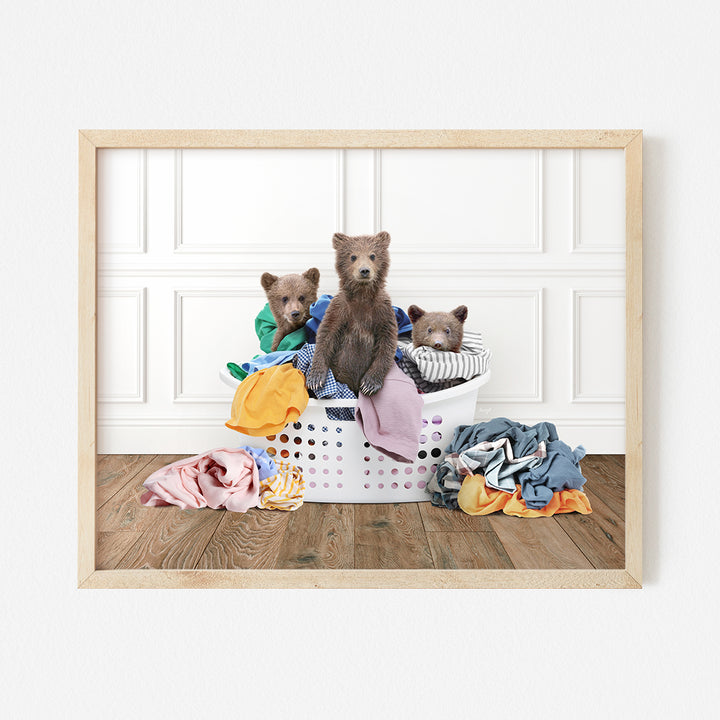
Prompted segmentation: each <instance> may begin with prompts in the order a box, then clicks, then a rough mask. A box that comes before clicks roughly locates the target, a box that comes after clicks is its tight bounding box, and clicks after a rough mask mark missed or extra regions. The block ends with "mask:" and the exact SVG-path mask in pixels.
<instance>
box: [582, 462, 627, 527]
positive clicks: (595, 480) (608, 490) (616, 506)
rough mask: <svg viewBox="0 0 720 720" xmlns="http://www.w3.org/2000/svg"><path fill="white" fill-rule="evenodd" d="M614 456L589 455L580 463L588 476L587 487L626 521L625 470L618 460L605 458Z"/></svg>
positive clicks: (584, 473)
mask: <svg viewBox="0 0 720 720" xmlns="http://www.w3.org/2000/svg"><path fill="white" fill-rule="evenodd" d="M608 457H610V458H612V457H614V456H607V455H603V456H602V458H603V459H602V460H599V459H598V458H597V457H596V456H592V455H587V456H585V458H584V459H583V460H582V461H581V463H580V468H581V470H582V473H583V475H584V476H585V477H586V478H587V484H586V489H587V490H588V491H590V492H593V493H595V494H596V495H599V496H600V497H602V499H603V502H604V503H605V504H606V505H608V506H609V507H610V509H611V510H612V511H613V512H614V513H615V515H617V516H618V517H619V518H621V519H622V520H623V522H624V521H625V506H626V498H625V470H624V468H623V467H622V466H621V465H619V464H618V463H617V462H613V461H607V460H605V458H608Z"/></svg>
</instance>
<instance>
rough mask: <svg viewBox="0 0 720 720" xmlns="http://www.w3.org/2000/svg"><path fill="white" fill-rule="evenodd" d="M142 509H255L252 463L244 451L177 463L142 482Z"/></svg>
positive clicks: (256, 496) (256, 498)
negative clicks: (168, 506) (170, 506)
mask: <svg viewBox="0 0 720 720" xmlns="http://www.w3.org/2000/svg"><path fill="white" fill-rule="evenodd" d="M143 485H144V486H145V487H146V488H147V492H145V493H143V495H142V497H141V498H140V502H141V503H142V504H143V505H150V506H157V505H177V506H178V507H181V508H183V509H188V508H203V507H211V508H214V509H218V508H222V507H224V508H227V509H228V510H230V511H232V512H245V511H246V510H247V509H248V508H251V507H257V505H258V503H259V496H260V481H259V479H258V469H257V465H256V464H255V460H254V458H253V457H252V455H250V453H248V452H247V451H245V450H241V449H235V448H218V449H216V450H211V451H210V452H207V453H203V454H202V455H195V456H194V457H190V458H185V460H178V461H177V462H174V463H172V464H170V465H166V466H165V467H163V468H160V470H156V471H155V472H154V473H153V474H152V475H150V477H149V478H148V479H147V480H145V482H144V483H143Z"/></svg>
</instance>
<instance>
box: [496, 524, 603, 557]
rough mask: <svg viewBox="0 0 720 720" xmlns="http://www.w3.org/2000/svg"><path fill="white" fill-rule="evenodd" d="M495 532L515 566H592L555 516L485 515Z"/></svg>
mask: <svg viewBox="0 0 720 720" xmlns="http://www.w3.org/2000/svg"><path fill="white" fill-rule="evenodd" d="M488 517H489V518H490V524H491V525H492V528H493V530H494V531H495V534H496V535H497V536H498V538H499V539H500V542H501V543H502V544H503V547H504V548H505V551H506V552H507V554H508V556H509V557H510V559H511V560H512V563H513V565H514V566H515V567H516V568H524V569H531V568H546V569H547V568H574V569H577V568H591V567H592V565H591V564H590V561H589V560H588V559H587V558H586V557H585V555H583V553H582V552H581V551H580V550H579V549H578V547H577V545H575V543H573V541H572V540H571V539H570V538H569V537H568V536H567V534H566V533H565V531H564V530H563V529H562V528H561V527H560V526H559V525H558V523H557V521H556V520H555V518H554V517H548V518H518V517H511V516H510V515H502V514H498V513H495V514H493V515H489V516H488Z"/></svg>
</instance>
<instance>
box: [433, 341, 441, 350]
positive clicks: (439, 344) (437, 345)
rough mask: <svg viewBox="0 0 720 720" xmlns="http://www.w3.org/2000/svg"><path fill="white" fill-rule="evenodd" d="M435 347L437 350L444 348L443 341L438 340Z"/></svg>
mask: <svg viewBox="0 0 720 720" xmlns="http://www.w3.org/2000/svg"><path fill="white" fill-rule="evenodd" d="M433 347H434V348H435V349H436V350H442V343H441V342H436V343H435V344H434V345H433Z"/></svg>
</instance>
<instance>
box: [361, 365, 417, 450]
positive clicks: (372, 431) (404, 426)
mask: <svg viewBox="0 0 720 720" xmlns="http://www.w3.org/2000/svg"><path fill="white" fill-rule="evenodd" d="M422 406H423V400H422V397H420V395H418V391H417V387H416V386H415V383H414V382H413V381H412V379H411V378H409V377H408V376H407V375H406V374H405V373H404V372H403V371H402V370H400V368H399V367H398V366H397V365H395V363H393V364H392V367H391V368H390V372H389V373H388V374H387V375H386V376H385V382H384V383H383V386H382V387H381V388H380V390H378V391H377V392H376V393H375V395H370V396H369V397H368V396H367V395H363V394H362V393H360V397H358V402H357V408H356V410H355V420H357V422H358V424H359V425H360V428H361V430H362V431H363V433H365V437H366V438H367V441H368V442H369V443H370V444H371V445H372V446H373V447H374V448H375V449H376V450H379V451H380V452H382V453H385V454H386V455H388V456H389V457H391V458H392V459H393V460H397V461H398V462H410V463H411V462H415V458H416V457H417V454H418V448H419V447H420V430H421V427H422Z"/></svg>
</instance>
